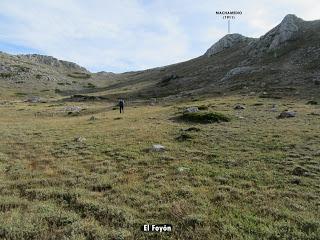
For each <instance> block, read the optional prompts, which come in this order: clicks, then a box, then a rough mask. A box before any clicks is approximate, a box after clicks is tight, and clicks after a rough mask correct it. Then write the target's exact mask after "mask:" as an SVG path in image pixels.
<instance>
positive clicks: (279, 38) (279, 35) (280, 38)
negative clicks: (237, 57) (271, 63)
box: [248, 14, 304, 55]
mask: <svg viewBox="0 0 320 240" xmlns="http://www.w3.org/2000/svg"><path fill="white" fill-rule="evenodd" d="M303 22H304V21H303V20H302V19H300V18H298V17H297V16H295V15H293V14H289V15H287V16H286V17H285V18H284V19H283V20H282V21H281V23H280V24H279V25H278V26H276V27H275V28H273V29H272V30H270V31H269V32H267V33H266V34H265V35H263V36H262V37H260V39H259V40H258V41H256V42H251V43H250V44H249V46H248V51H249V52H250V53H251V55H252V54H253V55H257V54H258V55H259V53H262V52H269V51H273V50H276V49H279V48H281V47H282V46H284V45H285V44H286V43H287V42H288V41H294V40H296V39H297V38H298V37H299V33H300V26H301V24H302V23H303Z"/></svg>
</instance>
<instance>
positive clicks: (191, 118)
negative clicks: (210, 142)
mask: <svg viewBox="0 0 320 240" xmlns="http://www.w3.org/2000/svg"><path fill="white" fill-rule="evenodd" d="M180 118H181V119H182V120H184V121H188V122H194V123H219V122H230V121H231V119H230V117H228V116H226V115H224V114H222V113H216V112H194V113H184V114H183V115H182V116H181V117H180Z"/></svg>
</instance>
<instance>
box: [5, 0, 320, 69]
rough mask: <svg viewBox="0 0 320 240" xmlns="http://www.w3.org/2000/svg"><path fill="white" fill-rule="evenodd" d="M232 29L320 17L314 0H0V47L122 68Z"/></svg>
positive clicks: (175, 55) (196, 47) (185, 55)
mask: <svg viewBox="0 0 320 240" xmlns="http://www.w3.org/2000/svg"><path fill="white" fill-rule="evenodd" d="M223 10H241V11H242V12H243V14H242V16H239V17H237V19H235V20H232V23H231V32H236V33H240V34H242V35H245V36H250V37H259V36H261V35H263V34H264V33H266V32H267V31H268V30H270V29H271V28H272V27H274V26H275V25H277V24H278V23H279V22H280V21H281V20H282V19H283V17H284V16H285V15H286V14H288V13H294V14H296V15H297V16H298V17H301V18H303V19H305V20H314V19H320V14H319V13H320V0H259V1H253V0H251V1H249V0H229V1H225V0H221V1H217V0H197V1H195V0H101V1H99V0H90V1H89V0H28V1H27V0H0V51H3V52H8V53H14V54H18V53H39V54H45V55H51V56H54V57H57V58H59V59H64V60H68V61H72V62H76V63H78V64H80V65H82V66H84V67H86V68H87V69H89V70H91V71H102V70H104V71H113V72H124V71H131V70H141V69H146V68H152V67H158V66H163V65H168V64H172V63H176V62H180V61H185V60H188V59H190V58H194V57H197V56H200V55H202V54H203V53H204V52H205V51H206V50H207V49H208V48H209V47H210V46H211V45H212V44H213V43H215V42H216V41H217V40H219V39H220V38H221V37H223V36H224V35H225V34H227V22H226V21H225V20H223V19H222V18H221V16H217V15H216V11H223Z"/></svg>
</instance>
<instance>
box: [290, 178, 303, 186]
mask: <svg viewBox="0 0 320 240" xmlns="http://www.w3.org/2000/svg"><path fill="white" fill-rule="evenodd" d="M290 183H292V184H297V185H299V184H301V179H300V178H296V177H295V178H292V179H291V181H290Z"/></svg>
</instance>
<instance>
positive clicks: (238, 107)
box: [234, 104, 246, 110]
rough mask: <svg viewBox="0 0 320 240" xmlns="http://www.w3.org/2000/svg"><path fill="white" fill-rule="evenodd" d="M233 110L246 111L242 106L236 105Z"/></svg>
mask: <svg viewBox="0 0 320 240" xmlns="http://www.w3.org/2000/svg"><path fill="white" fill-rule="evenodd" d="M234 109H235V110H244V109H246V107H245V106H243V105H240V104H237V105H236V106H235V107H234Z"/></svg>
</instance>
